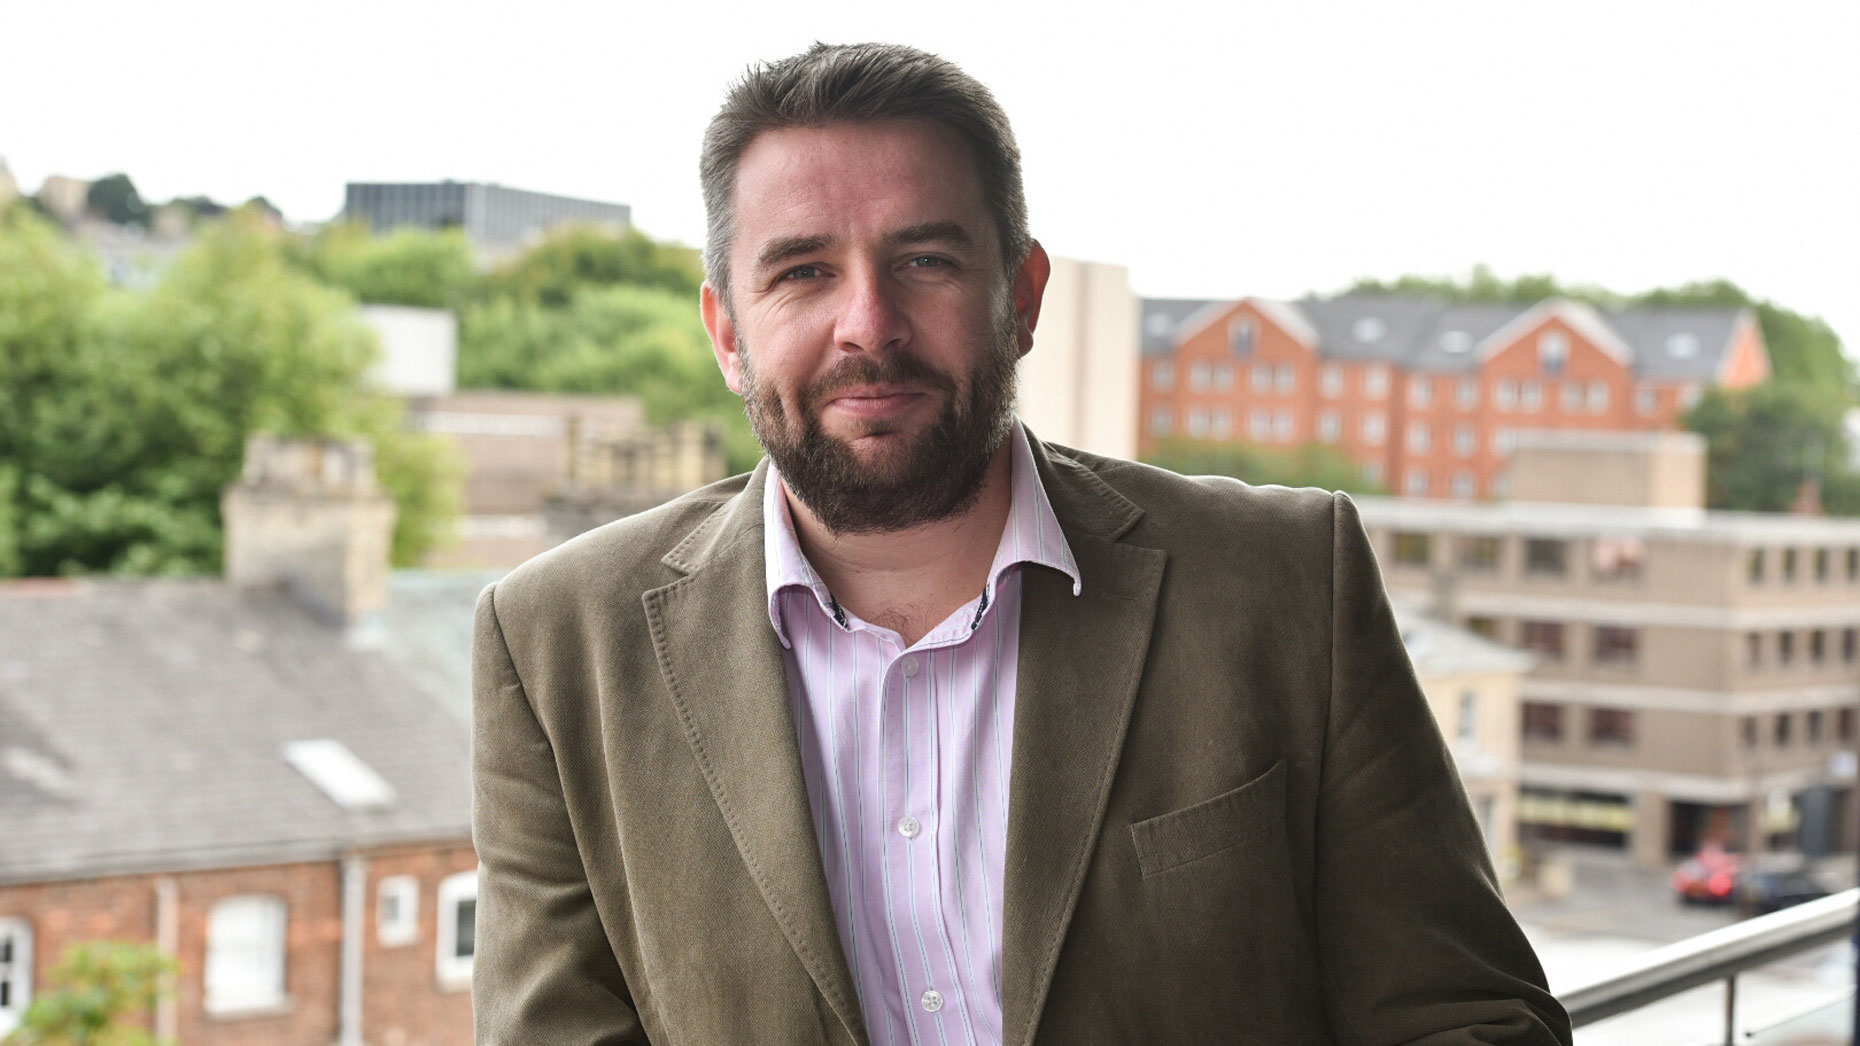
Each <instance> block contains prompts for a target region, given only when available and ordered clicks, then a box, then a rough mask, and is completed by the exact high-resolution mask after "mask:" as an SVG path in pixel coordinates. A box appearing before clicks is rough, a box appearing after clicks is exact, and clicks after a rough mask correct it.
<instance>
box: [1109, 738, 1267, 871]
mask: <svg viewBox="0 0 1860 1046" xmlns="http://www.w3.org/2000/svg"><path fill="white" fill-rule="evenodd" d="M1284 818H1285V760H1283V759H1281V760H1279V761H1278V762H1276V763H1274V764H1272V768H1271V769H1269V770H1267V771H1266V772H1265V773H1263V774H1260V775H1259V776H1258V777H1255V778H1254V779H1252V780H1251V781H1248V782H1247V783H1245V784H1243V785H1241V786H1240V787H1238V788H1236V789H1234V790H1233V791H1231V792H1223V793H1221V794H1220V795H1217V796H1215V797H1214V798H1212V799H1207V800H1203V801H1202V802H1199V803H1196V804H1195V805H1193V806H1188V807H1183V808H1182V809H1180V810H1174V811H1171V812H1169V813H1166V814H1160V815H1158V816H1156V817H1151V818H1148V819H1147V820H1142V821H1137V822H1136V823H1134V824H1132V825H1131V826H1130V841H1131V843H1132V844H1134V845H1135V847H1136V850H1137V865H1138V866H1139V867H1140V868H1141V869H1142V870H1143V877H1144V878H1146V879H1147V878H1149V877H1150V876H1152V875H1155V874H1157V873H1158V872H1165V871H1168V870H1169V869H1171V868H1176V867H1179V866H1181V865H1184V864H1187V863H1189V862H1190V861H1197V860H1200V859H1201V858H1203V857H1207V856H1209V855H1211V854H1216V853H1219V852H1221V851H1222V850H1227V849H1231V848H1233V847H1235V846H1239V845H1240V844H1242V843H1244V842H1246V841H1247V840H1249V839H1252V838H1253V837H1255V836H1258V835H1261V834H1263V833H1265V832H1266V831H1268V830H1270V829H1271V828H1273V827H1274V826H1275V825H1277V824H1279V823H1280V822H1281V821H1282V820H1283V819H1284Z"/></svg>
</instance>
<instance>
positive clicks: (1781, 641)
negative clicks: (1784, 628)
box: [1776, 632, 1795, 665]
mask: <svg viewBox="0 0 1860 1046" xmlns="http://www.w3.org/2000/svg"><path fill="white" fill-rule="evenodd" d="M1794 660H1795V633H1794V632H1778V633H1776V663H1777V664H1779V665H1786V664H1788V663H1789V662H1791V661H1794Z"/></svg>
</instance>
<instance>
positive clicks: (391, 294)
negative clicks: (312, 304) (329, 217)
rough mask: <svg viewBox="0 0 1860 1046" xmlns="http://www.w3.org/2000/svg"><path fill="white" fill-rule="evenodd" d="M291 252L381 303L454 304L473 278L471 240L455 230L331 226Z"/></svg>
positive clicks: (321, 275)
mask: <svg viewBox="0 0 1860 1046" xmlns="http://www.w3.org/2000/svg"><path fill="white" fill-rule="evenodd" d="M293 254H294V255H296V256H297V257H298V258H299V259H300V260H301V261H302V263H303V264H304V265H305V267H306V268H308V269H309V270H310V271H311V272H313V273H315V274H316V275H317V276H318V277H319V278H321V279H322V280H323V281H324V282H326V283H329V284H333V285H334V286H337V287H341V288H342V289H343V290H346V291H348V292H349V293H350V294H352V295H354V296H355V298H356V300H358V301H363V302H374V303H378V304H382V305H416V306H421V307H424V308H447V307H451V306H456V305H458V304H459V303H460V302H462V301H463V300H464V298H465V297H466V295H467V294H468V293H470V291H471V289H472V286H473V284H474V283H475V282H476V280H477V271H476V268H475V265H474V262H473V259H472V249H471V244H470V243H469V242H468V241H467V240H466V239H465V234H464V233H462V232H460V231H458V230H457V229H449V230H445V231H443V232H436V231H433V230H429V229H414V228H407V229H396V230H395V231H393V232H391V233H389V234H387V235H386V236H375V235H374V234H373V233H372V232H370V231H369V229H368V227H367V226H366V225H361V224H356V223H347V224H341V225H333V226H330V227H328V228H326V229H324V230H322V231H321V232H319V233H318V234H317V235H316V236H315V237H314V238H313V239H311V240H309V241H306V242H304V243H303V244H301V245H298V246H296V248H295V250H294V251H293Z"/></svg>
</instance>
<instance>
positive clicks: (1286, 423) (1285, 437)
mask: <svg viewBox="0 0 1860 1046" xmlns="http://www.w3.org/2000/svg"><path fill="white" fill-rule="evenodd" d="M1293 423H1294V422H1293V418H1292V412H1291V411H1289V410H1282V411H1279V412H1278V413H1276V414H1274V415H1273V416H1272V438H1273V439H1276V440H1278V441H1279V442H1280V443H1290V442H1291V441H1292V426H1293Z"/></svg>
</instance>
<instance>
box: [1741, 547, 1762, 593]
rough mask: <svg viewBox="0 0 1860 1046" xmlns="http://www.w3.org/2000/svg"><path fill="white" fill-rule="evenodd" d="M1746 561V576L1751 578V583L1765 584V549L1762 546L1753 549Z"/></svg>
mask: <svg viewBox="0 0 1860 1046" xmlns="http://www.w3.org/2000/svg"><path fill="white" fill-rule="evenodd" d="M1744 562H1745V567H1744V576H1745V577H1746V578H1748V579H1749V581H1750V583H1751V584H1753V585H1761V584H1763V550H1762V549H1760V548H1753V549H1751V550H1750V557H1749V558H1748V559H1746V560H1745V561H1744Z"/></svg>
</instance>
